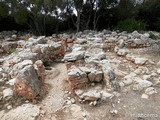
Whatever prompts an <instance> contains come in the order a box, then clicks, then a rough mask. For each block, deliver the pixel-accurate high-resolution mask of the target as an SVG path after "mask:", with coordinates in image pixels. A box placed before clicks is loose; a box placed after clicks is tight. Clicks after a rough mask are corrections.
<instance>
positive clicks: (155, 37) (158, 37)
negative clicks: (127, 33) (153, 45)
mask: <svg viewBox="0 0 160 120" xmlns="http://www.w3.org/2000/svg"><path fill="white" fill-rule="evenodd" d="M149 37H150V38H151V39H154V40H159V39H160V36H158V35H155V34H154V33H153V32H150V33H149Z"/></svg>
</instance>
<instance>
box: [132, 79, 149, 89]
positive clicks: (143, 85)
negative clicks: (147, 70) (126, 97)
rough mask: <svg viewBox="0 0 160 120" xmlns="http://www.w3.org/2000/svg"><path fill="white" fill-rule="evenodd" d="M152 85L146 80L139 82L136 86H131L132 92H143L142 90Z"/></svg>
mask: <svg viewBox="0 0 160 120" xmlns="http://www.w3.org/2000/svg"><path fill="white" fill-rule="evenodd" d="M151 85H152V82H150V81H147V80H141V81H139V83H138V84H135V85H134V86H133V90H143V89H144V88H147V87H150V86H151Z"/></svg>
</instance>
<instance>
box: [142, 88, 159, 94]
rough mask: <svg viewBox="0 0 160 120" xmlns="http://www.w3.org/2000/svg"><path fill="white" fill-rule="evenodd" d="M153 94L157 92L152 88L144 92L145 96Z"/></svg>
mask: <svg viewBox="0 0 160 120" xmlns="http://www.w3.org/2000/svg"><path fill="white" fill-rule="evenodd" d="M154 93H157V91H156V89H155V88H154V87H149V88H147V89H146V90H145V94H147V95H151V94H154Z"/></svg>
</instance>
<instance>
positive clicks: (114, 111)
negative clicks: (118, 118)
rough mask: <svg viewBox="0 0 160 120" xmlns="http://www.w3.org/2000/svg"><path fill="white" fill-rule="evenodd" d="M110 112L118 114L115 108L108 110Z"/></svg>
mask: <svg viewBox="0 0 160 120" xmlns="http://www.w3.org/2000/svg"><path fill="white" fill-rule="evenodd" d="M110 113H111V114H118V110H116V109H113V110H110Z"/></svg>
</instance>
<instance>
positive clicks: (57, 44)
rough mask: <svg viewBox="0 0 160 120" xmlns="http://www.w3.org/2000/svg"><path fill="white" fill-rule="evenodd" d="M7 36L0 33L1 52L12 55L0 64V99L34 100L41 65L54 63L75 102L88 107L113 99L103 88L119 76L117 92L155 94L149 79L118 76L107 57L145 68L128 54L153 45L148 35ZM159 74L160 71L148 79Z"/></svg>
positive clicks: (40, 80) (41, 74) (42, 72)
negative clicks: (62, 71) (59, 66)
mask: <svg viewBox="0 0 160 120" xmlns="http://www.w3.org/2000/svg"><path fill="white" fill-rule="evenodd" d="M8 34H9V35H5V33H0V42H1V43H2V44H1V45H0V53H3V52H4V51H5V52H8V51H11V50H13V49H15V52H13V53H12V54H10V55H8V56H7V57H4V58H1V59H0V89H1V91H2V92H0V99H5V98H6V97H10V96H13V94H14V93H16V94H19V95H21V96H23V97H25V98H27V99H34V98H35V97H36V96H37V95H39V94H40V92H41V86H42V85H43V84H44V80H45V67H44V63H45V62H49V61H57V60H59V59H60V60H61V62H65V64H66V68H67V72H68V78H67V79H68V81H69V83H70V85H71V89H73V91H74V93H75V94H76V95H77V97H78V99H80V101H83V102H85V101H90V104H93V105H96V102H97V100H99V99H100V100H104V101H105V100H106V99H108V98H112V97H113V96H114V95H113V94H112V93H110V92H109V90H108V89H112V86H114V85H113V84H112V83H114V82H115V81H116V80H117V77H118V74H120V76H123V77H124V78H122V81H121V82H119V85H120V86H121V87H122V86H128V85H131V84H132V83H134V85H133V90H142V89H145V93H144V94H145V95H149V94H152V93H156V90H155V89H154V88H152V85H153V83H152V82H151V81H150V80H149V77H148V76H145V77H144V79H142V78H139V77H137V76H136V75H134V74H128V73H125V72H121V71H120V70H119V71H118V70H117V69H115V68H114V66H112V65H111V63H112V62H114V59H112V61H111V60H109V59H108V54H107V52H109V51H111V52H114V53H116V55H117V57H119V56H120V57H122V58H125V59H126V61H132V62H133V63H134V64H135V65H137V66H143V65H145V64H147V62H148V59H147V58H144V57H141V56H138V55H136V54H133V53H132V52H131V50H130V49H132V48H142V47H149V46H151V45H152V44H155V43H156V42H155V41H154V40H152V39H151V38H149V34H148V33H144V34H140V33H138V32H137V31H134V32H132V33H127V32H121V33H118V32H115V31H114V32H111V31H107V30H104V31H102V32H95V31H89V30H86V31H84V32H79V33H77V34H67V33H64V34H59V35H58V38H57V37H56V35H52V36H50V37H45V36H40V37H35V36H32V37H28V36H27V38H25V37H24V36H20V35H17V34H16V32H11V33H8ZM62 58H63V59H62ZM126 61H125V62H126ZM115 62H116V64H117V63H118V60H116V59H115ZM119 63H120V62H119ZM157 65H159V63H157ZM118 72H119V73H118ZM137 72H139V73H140V70H137V71H135V73H137ZM127 74H128V75H127ZM158 74H160V70H157V73H156V75H152V76H158ZM147 75H148V74H147ZM99 85H100V86H101V87H99ZM84 88H85V91H83V89H84ZM77 91H79V92H77ZM80 91H81V92H80ZM145 95H143V97H144V96H145ZM145 97H146V96H145Z"/></svg>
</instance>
